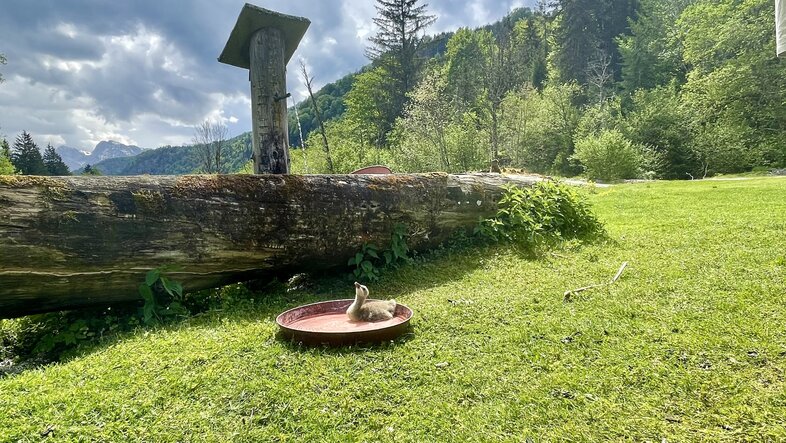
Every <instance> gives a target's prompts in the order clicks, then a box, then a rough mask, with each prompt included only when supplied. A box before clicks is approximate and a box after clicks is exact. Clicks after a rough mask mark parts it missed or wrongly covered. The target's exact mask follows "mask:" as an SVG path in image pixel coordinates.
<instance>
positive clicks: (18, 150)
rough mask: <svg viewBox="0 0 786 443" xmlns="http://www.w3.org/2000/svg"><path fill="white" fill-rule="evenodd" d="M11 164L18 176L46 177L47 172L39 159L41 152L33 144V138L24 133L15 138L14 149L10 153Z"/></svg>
mask: <svg viewBox="0 0 786 443" xmlns="http://www.w3.org/2000/svg"><path fill="white" fill-rule="evenodd" d="M11 162H12V163H13V164H14V167H15V168H16V170H17V171H19V173H20V174H24V175H46V174H47V170H46V167H45V166H44V159H43V158H41V151H39V150H38V146H37V145H36V144H35V143H34V142H33V138H32V137H31V136H30V134H28V133H27V132H25V131H22V134H21V135H19V136H17V137H16V141H15V142H14V149H13V151H12V152H11Z"/></svg>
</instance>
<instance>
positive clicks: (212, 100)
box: [0, 0, 535, 151]
mask: <svg viewBox="0 0 786 443" xmlns="http://www.w3.org/2000/svg"><path fill="white" fill-rule="evenodd" d="M252 1H253V0H252ZM534 2H535V0H430V1H427V2H426V3H428V11H429V13H431V14H433V15H436V16H437V20H436V22H435V23H434V24H433V25H432V26H431V27H430V28H429V29H428V31H427V33H429V34H434V33H438V32H442V31H452V30H455V29H457V28H459V27H477V26H481V25H484V24H487V23H491V22H494V21H496V20H499V19H500V18H502V17H503V16H504V15H505V14H507V13H508V12H509V11H510V10H512V9H514V8H516V7H521V6H532V5H533V4H534ZM244 3H245V2H244V1H242V0H188V1H186V0H49V1H45V0H3V6H2V12H1V13H0V54H4V55H5V56H6V58H7V60H8V63H7V64H6V65H4V66H3V65H0V74H2V76H3V77H4V80H5V81H4V82H3V83H0V137H5V138H7V139H8V140H9V143H12V144H13V141H14V139H15V138H16V136H17V135H19V134H20V133H21V132H22V131H23V130H25V131H27V132H29V133H30V134H31V135H32V136H33V139H34V140H35V142H36V143H37V144H38V145H39V146H46V145H47V144H48V143H51V144H52V145H53V146H60V145H68V146H71V147H75V148H78V149H82V150H85V151H90V150H92V149H93V147H94V146H95V145H96V144H97V143H98V142H100V141H103V140H113V141H117V142H120V143H124V144H131V145H137V146H141V147H144V148H156V147H159V146H164V145H182V144H188V143H190V141H191V139H192V137H193V134H194V126H195V125H196V124H198V123H200V122H202V121H205V120H208V119H209V120H213V121H221V122H223V123H224V124H226V125H227V127H228V128H229V134H230V136H235V135H238V134H241V133H243V132H246V131H248V130H250V128H251V99H250V84H249V82H248V71H247V70H245V69H241V68H237V67H234V66H229V65H224V64H221V63H219V62H218V61H217V60H216V59H217V58H218V55H219V54H220V53H221V50H222V49H223V48H224V44H225V43H226V41H227V39H228V38H229V34H230V31H231V30H232V28H233V26H234V24H235V21H236V20H237V16H238V15H239V13H240V10H241V9H242V7H243V4H244ZM421 3H423V2H421ZM254 4H256V5H257V6H260V7H263V8H267V9H271V10H274V11H278V12H282V13H285V14H291V15H296V16H302V17H306V18H308V19H309V20H311V26H310V27H309V29H308V31H307V32H306V35H305V37H304V38H303V40H302V41H301V43H300V45H299V47H298V49H297V51H296V52H295V54H294V56H293V57H292V60H290V63H289V65H288V70H287V87H288V89H289V90H290V92H291V93H292V96H293V99H295V100H297V101H300V100H302V99H303V98H305V96H306V90H305V88H304V86H303V85H302V80H301V79H300V78H299V76H298V71H299V61H300V60H303V61H304V62H305V63H306V66H307V68H308V70H309V74H310V75H312V76H313V77H314V78H315V80H314V85H315V87H316V88H317V89H318V88H319V87H321V86H323V85H324V84H326V83H330V82H332V81H335V80H337V79H339V78H341V77H343V76H344V75H346V74H349V73H351V72H355V71H357V70H358V69H360V68H361V67H363V66H364V65H366V64H367V63H368V59H367V58H366V57H365V55H364V49H365V47H366V46H367V45H368V38H369V37H370V36H372V35H374V33H375V32H376V28H375V27H374V24H373V20H372V19H373V18H374V17H375V16H376V10H375V8H374V5H375V2H374V1H372V0H265V1H263V0H259V1H258V2H254ZM290 100H291V99H290ZM289 104H290V105H291V104H292V102H291V101H290V102H289Z"/></svg>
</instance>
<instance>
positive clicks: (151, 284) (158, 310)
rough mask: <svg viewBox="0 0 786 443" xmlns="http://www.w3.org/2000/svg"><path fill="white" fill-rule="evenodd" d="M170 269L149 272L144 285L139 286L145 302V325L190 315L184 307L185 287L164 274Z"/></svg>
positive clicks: (143, 313)
mask: <svg viewBox="0 0 786 443" xmlns="http://www.w3.org/2000/svg"><path fill="white" fill-rule="evenodd" d="M170 269H171V268H167V267H162V268H156V269H152V270H150V271H148V273H147V274H146V275H145V281H144V283H140V285H139V295H141V296H142V299H143V300H144V301H145V304H144V305H143V306H142V320H143V321H144V322H145V324H148V325H149V324H153V323H156V322H158V321H161V320H163V319H165V318H171V317H174V316H186V315H188V309H186V307H185V306H184V300H183V285H181V284H180V283H179V282H176V281H174V280H172V279H170V278H169V277H167V276H166V275H165V274H164V272H165V271H167V270H170Z"/></svg>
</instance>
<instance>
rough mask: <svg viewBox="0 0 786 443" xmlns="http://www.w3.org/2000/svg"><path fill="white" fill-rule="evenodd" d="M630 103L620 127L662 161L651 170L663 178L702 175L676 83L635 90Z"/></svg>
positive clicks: (630, 137)
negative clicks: (630, 106)
mask: <svg viewBox="0 0 786 443" xmlns="http://www.w3.org/2000/svg"><path fill="white" fill-rule="evenodd" d="M632 104H633V106H632V110H631V111H630V112H629V113H628V114H627V115H626V117H625V119H624V120H623V122H622V124H621V126H622V128H621V129H622V131H623V133H624V134H625V135H626V137H627V138H628V139H630V140H631V141H632V142H633V143H635V144H639V145H642V146H648V147H650V148H652V150H654V151H655V152H656V153H658V155H659V156H660V158H661V159H662V160H663V162H662V164H660V165H659V166H658V167H656V168H654V169H653V170H654V172H656V173H657V175H658V176H659V177H662V178H666V179H687V178H689V177H690V176H691V175H692V176H696V177H699V176H701V172H702V165H701V162H700V159H699V155H698V154H697V152H696V150H695V148H694V142H695V140H694V134H693V132H692V131H691V126H690V125H691V113H690V110H689V109H687V108H686V106H685V105H684V104H683V103H681V101H680V97H679V95H678V93H677V90H676V85H669V86H665V87H659V88H655V89H652V90H649V91H645V90H639V91H636V93H635V94H633V98H632Z"/></svg>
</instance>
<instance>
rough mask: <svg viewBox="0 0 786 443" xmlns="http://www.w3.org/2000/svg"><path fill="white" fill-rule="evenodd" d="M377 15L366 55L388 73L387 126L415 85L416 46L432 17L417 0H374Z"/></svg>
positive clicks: (419, 44) (399, 111)
mask: <svg viewBox="0 0 786 443" xmlns="http://www.w3.org/2000/svg"><path fill="white" fill-rule="evenodd" d="M376 2H377V4H376V9H377V14H378V16H377V17H376V18H374V23H375V24H376V25H377V27H378V31H377V34H376V35H375V36H373V37H371V38H370V39H369V41H370V42H371V43H372V44H373V46H371V47H370V48H368V49H367V51H366V55H367V56H368V57H369V59H371V60H372V61H373V62H374V64H375V65H376V66H382V67H384V68H385V69H386V71H387V73H388V75H389V76H390V81H389V82H387V83H386V84H385V86H386V89H387V90H388V91H389V95H390V97H389V101H388V103H386V106H385V108H384V110H383V111H384V112H383V114H384V116H385V121H386V122H387V128H386V129H387V130H389V129H390V127H392V125H393V122H394V120H395V119H396V118H397V117H399V116H400V115H401V114H402V112H403V109H404V106H405V104H406V101H407V98H406V97H407V96H406V94H407V92H408V91H409V90H410V89H412V88H413V87H414V86H415V83H416V82H417V77H418V74H419V72H420V64H421V63H420V58H419V55H418V49H419V48H420V47H421V43H422V41H423V36H422V35H421V34H422V31H424V30H425V29H426V28H427V27H428V26H430V25H431V24H432V23H434V21H435V20H436V17H435V16H432V15H428V14H427V13H426V7H427V6H428V5H427V4H422V5H419V6H418V3H419V2H420V0H376Z"/></svg>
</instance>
